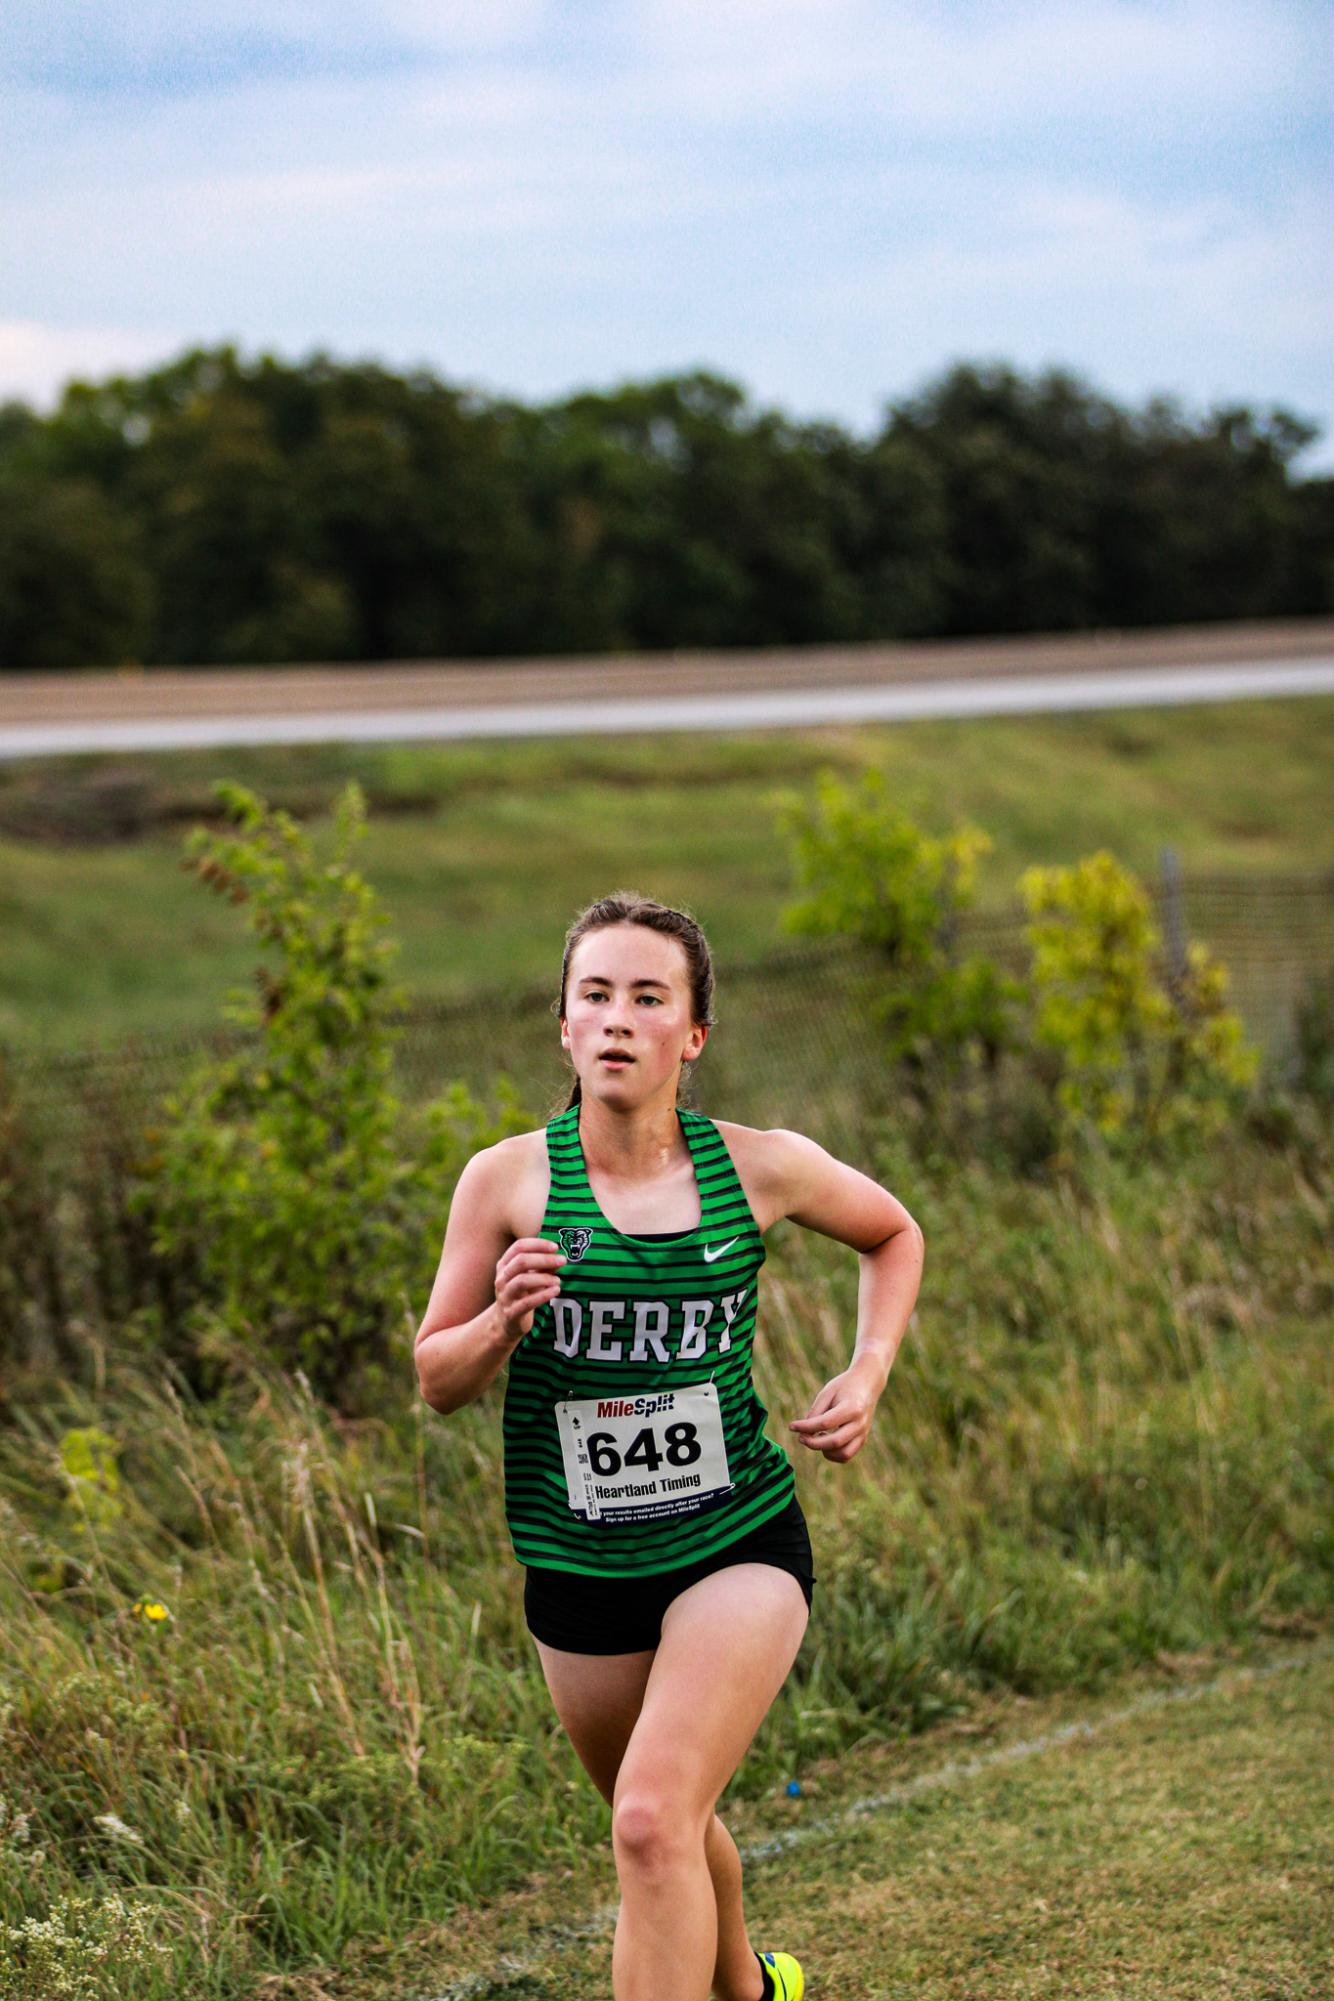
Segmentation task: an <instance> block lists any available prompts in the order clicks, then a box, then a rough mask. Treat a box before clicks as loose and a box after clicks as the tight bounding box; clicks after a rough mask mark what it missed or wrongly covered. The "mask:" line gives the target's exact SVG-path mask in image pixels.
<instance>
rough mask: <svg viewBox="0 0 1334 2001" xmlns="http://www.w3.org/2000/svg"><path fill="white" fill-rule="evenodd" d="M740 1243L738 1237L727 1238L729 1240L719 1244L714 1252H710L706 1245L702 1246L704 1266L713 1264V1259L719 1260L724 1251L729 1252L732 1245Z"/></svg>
mask: <svg viewBox="0 0 1334 2001" xmlns="http://www.w3.org/2000/svg"><path fill="white" fill-rule="evenodd" d="M740 1242H741V1239H740V1237H729V1238H728V1239H727V1242H726V1243H725V1244H719V1246H718V1248H717V1250H716V1251H711V1250H710V1249H709V1247H708V1245H707V1244H706V1245H705V1246H704V1262H705V1264H706V1265H711V1264H712V1263H713V1261H714V1259H715V1258H720V1257H721V1256H722V1254H723V1252H724V1251H730V1250H731V1248H732V1246H733V1244H739V1243H740Z"/></svg>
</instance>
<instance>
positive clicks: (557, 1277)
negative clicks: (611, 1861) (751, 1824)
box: [415, 891, 923, 2001]
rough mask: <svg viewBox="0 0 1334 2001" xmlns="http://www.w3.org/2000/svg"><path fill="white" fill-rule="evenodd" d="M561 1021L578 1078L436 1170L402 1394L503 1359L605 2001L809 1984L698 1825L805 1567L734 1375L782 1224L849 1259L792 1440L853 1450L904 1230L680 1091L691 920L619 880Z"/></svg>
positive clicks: (480, 1378)
mask: <svg viewBox="0 0 1334 2001" xmlns="http://www.w3.org/2000/svg"><path fill="white" fill-rule="evenodd" d="M559 1015H560V1037H561V1046H562V1048H563V1049H565V1050H566V1051H568V1053H569V1056H570V1060H571V1062H572V1064H573V1067H574V1072H575V1083H574V1089H573V1093H572V1095H571V1097H570V1100H569V1103H568V1104H567V1105H566V1107H565V1108H564V1110H563V1111H559V1112H557V1113H556V1114H555V1115H554V1116H553V1117H552V1118H551V1119H550V1121H549V1123H548V1124H547V1125H546V1126H545V1127H540V1128H538V1129H537V1130H536V1131H534V1132H530V1133H521V1134H516V1135H514V1136H513V1137H511V1138H509V1139H504V1140H501V1141H500V1142H499V1143H498V1144H497V1145H495V1146H491V1147H486V1148H484V1149H483V1150H482V1151H480V1152H479V1153H477V1154H474V1155H473V1157H472V1158H471V1159H470V1160H469V1161H468V1163H467V1165H466V1166H465V1167H464V1169H463V1172H462V1173H461V1175H460V1176H459V1180H458V1184H457V1186H456V1189H455V1192H454V1198H453V1201H452V1203H451V1206H450V1211H449V1220H448V1225H447V1227H446V1231H445V1240H444V1248H443V1250H442V1252H441V1256H440V1266H439V1270H438V1272H437V1274H436V1279H435V1284H434V1287H433V1290H432V1293H431V1298H430V1303H429V1305H428V1306H427V1309H426V1313H425V1316H424V1318H423V1320H422V1323H421V1327H420V1329H419V1330H418V1333H417V1339H416V1355H415V1359H416V1367H417V1374H418V1380H419V1384H420V1388H421V1392H422V1395H423V1396H424V1398H425V1399H426V1401H427V1403H428V1404H430V1405H431V1407H432V1408H433V1409H435V1410H438V1411H442V1412H450V1411H454V1410H458V1409H459V1408H460V1407H461V1406H462V1405H463V1404H466V1403H470V1402H472V1400H473V1399H474V1398H476V1397H478V1396H480V1395H481V1394H482V1392H483V1390H485V1388H486V1387H487V1385H488V1384H489V1383H490V1382H491V1381H492V1380H493V1379H494V1378H495V1376H496V1375H497V1374H498V1373H499V1371H500V1370H501V1369H502V1368H503V1367H504V1366H505V1365H506V1364H507V1363H508V1375H507V1380H506V1389H505V1402H504V1417H503V1435H504V1457H505V1511H506V1519H507V1524H508V1528H509V1532H510V1537H511V1540H512V1542H513V1546H514V1551H515V1555H516V1557H517V1559H518V1560H519V1562H520V1563H522V1564H524V1565H526V1575H525V1581H524V1612H525V1617H526V1620H527V1624H528V1627H529V1629H530V1631H531V1632H532V1634H533V1638H534V1641H535V1644H536V1647H537V1651H538V1654H539V1656H540V1659H541V1663H542V1670H543V1673H544V1674H545V1676H546V1681H547V1686H548V1688H549V1689H550V1691H551V1697H552V1702H553V1704H554V1706H555V1709H556V1713H557V1715H558V1716H559V1718H560V1721H561V1724H562V1726H563V1727H564V1728H565V1730H566V1731H567V1732H568V1733H569V1736H570V1739H571V1741H572V1743H573V1745H574V1748H575V1751H576V1753H577V1755H578V1757H579V1759H580V1761H581V1763H582V1764H583V1766H584V1768H585V1769H586V1771H587V1772H588V1774H589V1777H590V1778H591V1779H592V1781H593V1784H594V1785H595V1786H596V1787H597V1788H598V1790H599V1792H600V1793H601V1794H602V1795H603V1797H604V1798H605V1799H606V1801H607V1802H608V1804H609V1805H610V1807H611V1810H612V1847H613V1852H614V1854H615V1859H616V1869H617V1875H618V1878H619V1881H620V1887H621V1904H620V1911H619V1915H618V1920H617V1926H616V1936H615V1941H614V1944H613V1948H612V1984H613V1989H614V1992H615V1995H616V2001H668V1997H670V2001H707V1997H708V1996H709V1994H710V1993H711V1992H712V1993H713V1994H714V1995H716V1996H717V1997H718V2001H769V1997H775V1996H776V1997H779V2001H801V1996H802V1993H803V1990H804V1984H805V1983H804V1979H803V1974H802V1969H801V1967H800V1965H799V1964H798V1962H797V1960H796V1959H795V1958H794V1957H793V1956H792V1954H791V1953H787V1952H763V1953H757V1952H756V1951H755V1950H754V1949H753V1948H752V1946H751V1943H750V1938H749V1935H748V1933H747V1928H746V1920H745V1917H744V1915H743V1912H742V1898H741V1862H740V1858H739V1856H738V1854H737V1849H736V1844H735V1843H734V1841H733V1840H732V1837H731V1835H730V1834H729V1833H728V1831H727V1829H726V1827H725V1826H724V1825H723V1822H722V1821H721V1820H720V1819H719V1817H718V1814H717V1813H716V1811H715V1807H716V1804H717V1801H718V1799H719V1797H720V1795H721V1793H722V1791H723V1789H724V1787H725V1786H726V1785H727V1783H728V1781H729V1780H730V1778H731V1777H732V1774H733V1773H734V1772H735V1770H736V1768H737V1766H738V1765H739V1763H740V1762H741V1759H742V1757H743V1756H744V1754H745V1751H746V1748H747V1746H748V1745H749V1744H750V1742H751V1739H752V1738H753V1737H754V1735H755V1732H756V1730H757V1729H758V1728H759V1725H760V1723H761V1722H762V1720H763V1718H764V1716H765V1714H766V1712H767V1711H768V1709H769V1707H770V1705H771V1703H772V1702H773V1700H774V1698H775V1696H776V1695H777V1694H778V1691H779V1689H780V1688H781V1687H782V1685H783V1682H784V1681H785V1679H786V1677H787V1674H788V1670H789V1669H790V1668H791V1666H792V1663H793V1660H794V1659H795V1657H796V1653H797V1649H798V1647H799V1646H800V1644H801V1639H802V1635H803V1633H804V1632H805V1630H806V1622H807V1620H808V1618H809V1616H810V1608H811V1603H812V1595H813V1586H814V1582H815V1580H814V1576H813V1571H812V1561H811V1546H810V1539H809V1537H808V1535H807V1533H806V1524H805V1519H804V1517H803V1514H802V1510H801V1506H800V1503H799V1501H798V1499H797V1496H796V1482H795V1478H794V1474H793V1468H792V1464H791V1461H790V1460H789V1459H788V1456H787V1454H786V1452H785V1451H784V1450H783V1448H782V1446H781V1445H779V1444H778V1443H776V1442H775V1441H774V1440H773V1439H770V1438H769V1437H767V1436H766V1435H765V1431H764V1423H765V1418H766V1415H767V1413H766V1410H765V1407H764V1405H763V1404H761V1403H760V1401H759V1399H758V1397H757V1396H756V1394H755V1391H754V1389H753V1387H752V1384H751V1344H752V1339H753V1335H754V1328H755V1307H756V1293H757V1275H758V1272H759V1268H760V1265H761V1264H762V1263H763V1261H764V1255H765V1251H764V1232H765V1231H766V1230H768V1229H769V1228H770V1227H771V1225H772V1224H774V1223H776V1222H778V1221H779V1220H780V1218H782V1217H789V1218H790V1219H791V1220H792V1221H793V1222H796V1223H799V1224H801V1225H803V1226H804V1227H805V1228H807V1229H811V1230H818V1231H820V1232H821V1233H822V1234H823V1235H825V1236H829V1237H834V1238H837V1239H838V1241H839V1242H841V1243H845V1244H848V1245H850V1246H851V1247H852V1249H854V1250H855V1251H857V1252H858V1253H859V1255H860V1259H861V1273H860V1289H859V1293H858V1313H857V1334H856V1340H855V1343H854V1347H853V1353H852V1359H851V1362H850V1363H849V1366H848V1367H847V1368H846V1369H845V1370H844V1371H843V1372H842V1373H841V1374H839V1375H837V1376H835V1377H834V1378H833V1380H832V1381H830V1382H827V1383H826V1384H825V1385H824V1387H823V1388H822V1389H821V1390H820V1391H819V1392H818V1393H817V1395H816V1396H815V1398H814V1399H813V1401H812V1403H811V1405H810V1408H809V1410H808V1412H807V1414H806V1415H805V1416H804V1417H798V1418H795V1419H794V1420H793V1421H792V1422H791V1423H790V1424H789V1426H788V1429H789V1431H790V1433H791V1434H792V1436H793V1438H794V1439H795V1440H796V1442H797V1443H798V1444H800V1445H801V1446H802V1447H803V1448H804V1449H805V1450H807V1451H810V1452H819V1453H820V1454H821V1455H822V1456H823V1457H824V1458H825V1459H826V1460H830V1461H832V1462H833V1463H834V1464H836V1465H846V1463H847V1462H848V1460H850V1459H852V1458H854V1457H855V1455H856V1454H857V1453H858V1452H859V1451H860V1450H861V1448H862V1446H863V1445H864V1444H865V1442H866V1438H867V1434H868V1433H869V1431H870V1427H871V1419H872V1417H873V1415H874V1413H875V1408H876V1404H877V1403H878V1401H879V1398H880V1395H881V1392H882V1391H883V1389H884V1387H885V1380H886V1377H887V1376H888V1374H889V1370H890V1367H891V1365H892V1363H893V1360H894V1356H895V1353H896V1350H897V1348H898V1345H899V1342H900V1341H901V1339H902V1336H903V1332H904V1329H905V1327H906V1326H907V1323H908V1317H909V1315H910V1313H911V1312H912V1308H913V1303H914V1301H915V1299H916V1297H917V1289H918V1285H919V1282H920V1278H921V1271H922V1254H923V1238H922V1232H921V1230H920V1229H919V1228H918V1226H917V1224H916V1223H915V1222H914V1220H913V1218H912V1217H911V1216H910V1215H909V1214H908V1211H907V1210H906V1209H905V1208H904V1207H903V1205H902V1203H900V1202H898V1201H897V1200H896V1199H895V1197H894V1196H893V1195H891V1194H890V1193H889V1192H888V1190H886V1189H885V1188H882V1187H881V1186H880V1185H879V1183H878V1182H875V1181H873V1180H871V1179H870V1178H869V1177H868V1176H867V1175H865V1174H861V1173H859V1172H858V1171H857V1169H856V1168H853V1167H849V1166H846V1165H845V1164H844V1163H843V1162H841V1161H839V1160H836V1159H834V1158H833V1157H832V1156H831V1155H830V1154H828V1153H826V1152H825V1150H824V1148H823V1147H821V1146H819V1145H817V1144H816V1143H815V1141H813V1140H811V1139H807V1138H805V1137H804V1136H803V1135H802V1134H800V1133H796V1132H788V1131H785V1130H781V1129H779V1130H776V1131H772V1132H764V1131H759V1130H757V1129H755V1128H753V1127H751V1126H743V1125H735V1124H733V1123H732V1122H731V1121H730V1120H726V1119H719V1120H717V1121H715V1120H713V1119H709V1118H705V1117H704V1116H703V1115H702V1114H700V1113H697V1112H693V1111H689V1110H687V1109H686V1108H685V1107H683V1106H681V1105H680V1104H679V1103H678V1092H679V1088H680V1084H681V1077H682V1070H683V1066H685V1065H687V1064H692V1063H694V1061H695V1060H696V1059H697V1058H698V1056H699V1054H700V1052H701V1051H702V1050H703V1048H704V1045H705V1042H706V1040H707V1039H708V1034H709V1029H710V1027H711V1026H712V1024H713V1022H714V1018H715V1017H714V1014H713V969H712V965H711V962H710V957H709V950H708V946H707V944H706V943H705V940H704V936H703V933H702V932H701V930H700V928H699V926H698V925H697V924H696V923H695V922H694V920H693V919H692V918H690V917H689V916H687V915H686V914H685V913H684V912H682V911H678V910H672V909H669V908H668V907H666V906H665V905H663V904H660V903H655V902H653V901H651V900H649V899H647V898H644V897H640V896H636V895H634V894H633V893H632V892H628V891H626V892H619V893H617V894H616V895H613V896H609V897H604V898H603V899H602V900H601V901H599V902H597V903H593V904H590V905H589V907H588V908H587V909H586V910H584V911H583V912H582V913H581V915H580V916H579V917H578V918H577V919H576V921H575V923H574V924H573V925H572V926H571V928H570V931H569V933H568V934H567V937H566V941H565V955H564V962H563V965H562V967H561V990H560V1001H559Z"/></svg>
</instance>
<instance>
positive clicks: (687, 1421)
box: [556, 1383, 732, 1522]
mask: <svg viewBox="0 0 1334 2001" xmlns="http://www.w3.org/2000/svg"><path fill="white" fill-rule="evenodd" d="M556 1423H557V1425H558V1426H559V1429H560V1443H561V1452H562V1454H563V1456H564V1460H565V1484H566V1487H567V1489H568V1490H569V1497H570V1506H571V1507H572V1508H573V1509H574V1511H575V1513H576V1514H578V1515H582V1516H583V1518H584V1520H585V1521H589V1522H647V1521H655V1520H657V1519H658V1518H659V1517H661V1516H664V1515H685V1514H690V1513H692V1512H693V1511H694V1510H695V1509H696V1508H698V1507H699V1506H700V1505H701V1503H702V1502H704V1501H706V1500H709V1499H711V1498H712V1497H713V1496H715V1495H717V1494H720V1493H722V1492H724V1491H725V1490H726V1489H727V1488H728V1487H730V1486H731V1484H732V1482H731V1479H730V1478H729V1476H728V1471H727V1447H726V1446H725V1444H724V1443H723V1417H722V1411H721V1409H720V1407H719V1404H718V1392H717V1390H716V1389H715V1388H714V1386H713V1384H712V1383H691V1384H689V1385H688V1386H687V1387H686V1388H685V1389H679V1390H655V1391H653V1392H652V1394H650V1395H647V1396H623V1397H582V1398H571V1399H568V1400H567V1401H566V1402H564V1403H558V1404H557V1405H556Z"/></svg>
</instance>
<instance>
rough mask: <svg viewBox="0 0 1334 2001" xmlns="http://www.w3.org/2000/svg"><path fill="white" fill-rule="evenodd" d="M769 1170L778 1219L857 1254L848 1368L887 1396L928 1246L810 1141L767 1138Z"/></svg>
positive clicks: (878, 1194)
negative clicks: (854, 1328) (854, 1322)
mask: <svg viewBox="0 0 1334 2001" xmlns="http://www.w3.org/2000/svg"><path fill="white" fill-rule="evenodd" d="M765 1139H766V1141H767V1143H768V1144H767V1146H766V1163H765V1164H766V1167H767V1169H768V1177H769V1179H770V1187H771V1191H772V1193H773V1195H774V1197H775V1198H776V1200H777V1205H778V1214H779V1215H780V1216H786V1217H788V1218H789V1219H790V1220H791V1221H792V1222H794V1223H799V1224H800V1225H801V1226H802V1228H803V1229H807V1230H816V1231H818V1232H819V1233H820V1234H821V1235H822V1236H826V1237H833V1238H835V1239H836V1240H837V1241H838V1242H839V1243H842V1244H848V1245H850V1246H851V1248H852V1249H853V1250H854V1251H857V1252H858V1253H859V1255H860V1260H861V1274H860V1280H859V1284H858V1290H857V1338H856V1342H855V1345H854V1347H853V1353H852V1362H851V1364H850V1365H849V1366H850V1367H851V1368H853V1369H856V1370H858V1371H859V1372H862V1371H864V1372H865V1373H866V1374H867V1375H868V1376H870V1377H871V1378H872V1379H873V1381H875V1382H877V1383H878V1390H877V1394H878V1392H879V1390H882V1389H883V1388H884V1385H885V1379H886V1377H887V1376H888V1375H889V1372H890V1369H891V1368H892V1367H893V1364H894V1357H895V1355H896V1354H897V1353H898V1348H899V1343H900V1342H901V1341H902V1339H903V1335H904V1332H905V1330H906V1328H907V1325H908V1321H909V1318H910V1317H911V1314H912V1310H913V1306H914V1304H915V1302H916V1299H917V1292H918V1287H919V1286H920V1284H921V1279H922V1263H923V1258H924V1255H925V1246H926V1239H925V1237H924V1236H923V1234H922V1231H921V1228H920V1226H919V1225H918V1223H917V1222H916V1221H915V1219H914V1218H913V1217H912V1216H911V1215H910V1214H909V1212H908V1211H907V1209H905V1208H904V1206H903V1204H902V1202H900V1201H899V1199H898V1197H897V1196H896V1195H891V1194H890V1192H889V1190H888V1189H887V1188H884V1187H882V1186H881V1184H880V1183H879V1182H878V1181H874V1180H872V1178H871V1176H870V1175H869V1174H863V1173H862V1172H861V1171H860V1169H858V1168H855V1167H850V1166H849V1165H848V1163H847V1162H846V1161H843V1160H837V1159H835V1157H834V1156H833V1154H831V1153H828V1152H826V1150H825V1148H824V1147H822V1146H821V1145H820V1144H819V1142H818V1141H816V1140H813V1139H810V1138H808V1137H807V1135H806V1134H805V1133H797V1132H788V1131H786V1130H784V1129H783V1128H781V1127H779V1128H776V1129H775V1130H774V1131H772V1132H769V1133H766V1135H765Z"/></svg>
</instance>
